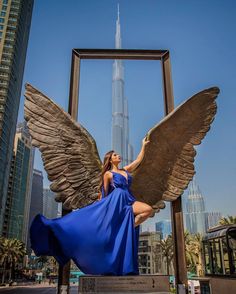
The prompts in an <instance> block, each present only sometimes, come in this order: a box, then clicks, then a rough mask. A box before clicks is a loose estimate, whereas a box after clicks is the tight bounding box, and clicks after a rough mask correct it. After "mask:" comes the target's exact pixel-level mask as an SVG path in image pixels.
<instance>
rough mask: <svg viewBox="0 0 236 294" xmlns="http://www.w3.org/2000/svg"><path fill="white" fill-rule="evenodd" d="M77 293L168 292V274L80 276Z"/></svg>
mask: <svg viewBox="0 0 236 294" xmlns="http://www.w3.org/2000/svg"><path fill="white" fill-rule="evenodd" d="M79 293H159V294H169V293H170V284H169V276H159V275H158V276H157V275H139V276H88V275H86V276H80V277H79Z"/></svg>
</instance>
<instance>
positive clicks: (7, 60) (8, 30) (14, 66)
mask: <svg viewBox="0 0 236 294" xmlns="http://www.w3.org/2000/svg"><path fill="white" fill-rule="evenodd" d="M33 3H34V1H33V0H1V1H0V234H1V233H2V228H3V217H4V211H5V206H6V200H7V189H8V181H9V173H10V166H11V160H12V151H13V143H14V136H15V130H16V122H17V116H18V109H19V102H20V95H21V87H22V78H23V72H24V65H25V57H26V49H27V44H28V38H29V31H30V24H31V17H32V9H33Z"/></svg>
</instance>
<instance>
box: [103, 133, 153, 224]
mask: <svg viewBox="0 0 236 294" xmlns="http://www.w3.org/2000/svg"><path fill="white" fill-rule="evenodd" d="M148 142H149V141H146V140H145V138H144V139H143V141H142V149H141V151H140V153H139V155H138V157H137V158H136V160H134V161H133V162H132V163H130V164H129V165H127V166H124V167H123V169H119V168H118V165H119V163H120V162H121V157H120V155H119V154H117V153H116V152H114V151H113V150H112V151H109V152H107V153H106V154H105V157H104V162H103V170H102V183H101V185H100V190H101V193H100V195H99V199H101V198H102V197H105V196H106V195H107V194H108V193H109V188H110V187H109V186H113V175H114V173H116V174H117V173H118V174H121V175H122V176H123V177H124V178H126V179H127V180H128V177H129V174H128V173H127V172H129V173H132V171H133V170H134V169H135V168H136V167H137V166H138V165H139V164H140V162H141V161H142V159H143V156H144V148H145V145H146V144H147V143H148ZM129 193H130V192H129ZM129 197H130V196H129ZM131 198H132V199H133V201H134V202H133V204H132V207H133V213H134V215H135V226H138V225H140V224H141V223H142V222H144V221H145V220H146V219H147V218H148V217H149V216H150V215H151V214H153V209H152V207H151V206H150V205H148V204H146V203H143V202H140V201H136V200H135V198H133V196H132V197H131Z"/></svg>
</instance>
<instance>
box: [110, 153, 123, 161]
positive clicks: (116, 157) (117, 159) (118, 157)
mask: <svg viewBox="0 0 236 294" xmlns="http://www.w3.org/2000/svg"><path fill="white" fill-rule="evenodd" d="M120 162H121V156H120V155H119V154H118V153H116V152H113V153H112V156H111V163H113V164H117V163H120Z"/></svg>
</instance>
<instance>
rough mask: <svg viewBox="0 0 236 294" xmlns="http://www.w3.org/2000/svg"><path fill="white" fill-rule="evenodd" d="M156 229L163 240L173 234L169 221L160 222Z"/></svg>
mask: <svg viewBox="0 0 236 294" xmlns="http://www.w3.org/2000/svg"><path fill="white" fill-rule="evenodd" d="M155 229H156V232H160V234H161V239H166V238H167V236H168V235H170V234H171V232H172V228H171V221H170V220H169V219H168V220H162V221H159V222H157V223H156V224H155Z"/></svg>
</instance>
